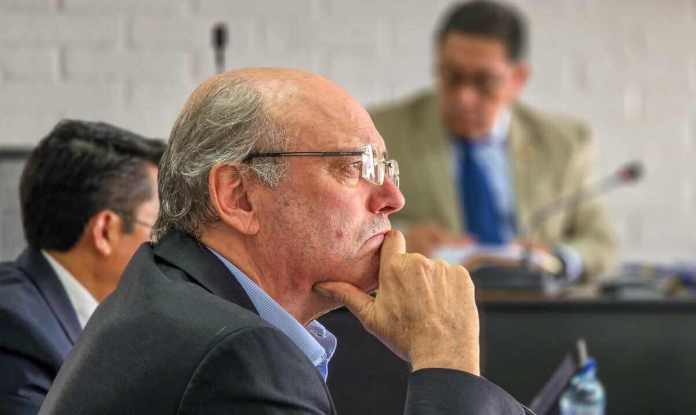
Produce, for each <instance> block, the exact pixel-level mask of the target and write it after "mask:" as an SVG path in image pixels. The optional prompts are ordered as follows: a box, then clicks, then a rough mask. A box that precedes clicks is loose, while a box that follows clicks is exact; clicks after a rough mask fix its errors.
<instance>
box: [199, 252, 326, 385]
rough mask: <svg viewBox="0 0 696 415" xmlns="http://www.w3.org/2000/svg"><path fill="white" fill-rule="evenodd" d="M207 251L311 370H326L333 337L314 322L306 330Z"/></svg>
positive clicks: (247, 281) (244, 275)
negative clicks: (289, 341)
mask: <svg viewBox="0 0 696 415" xmlns="http://www.w3.org/2000/svg"><path fill="white" fill-rule="evenodd" d="M208 249H209V250H210V252H212V253H213V254H215V256H217V257H218V259H220V261H222V263H223V264H224V265H225V267H227V269H228V270H229V271H230V272H231V273H232V275H233V276H234V277H235V278H236V279H237V281H238V282H239V284H240V285H241V286H242V288H243V289H244V291H245V292H246V294H247V295H248V296H249V298H250V299H251V302H252V303H253V304H254V307H256V310H257V311H258V312H259V316H260V317H261V318H262V319H263V320H265V321H266V322H267V323H269V324H271V325H272V326H274V327H275V328H277V329H278V330H280V331H282V332H283V333H284V334H285V335H286V336H288V337H289V338H290V340H292V342H293V343H295V345H296V346H297V347H298V348H299V349H300V350H302V352H303V353H304V354H305V355H306V356H307V358H308V359H309V360H310V361H311V362H312V364H313V365H314V366H316V367H325V366H326V365H327V364H328V361H329V360H330V359H331V357H332V356H333V354H334V352H335V351H336V345H337V341H336V337H335V336H334V335H333V334H332V333H331V332H330V331H329V330H327V329H326V327H324V326H323V325H322V324H321V323H319V322H318V321H316V320H313V321H312V322H310V323H309V324H308V325H307V327H303V326H302V325H301V324H300V323H299V322H298V321H297V320H296V319H295V318H294V317H293V316H291V315H290V313H288V312H287V311H286V310H285V309H284V308H283V307H281V306H280V304H278V303H277V302H276V301H275V300H274V299H273V298H271V296H270V295H268V294H266V292H264V291H263V290H262V289H261V287H259V286H258V285H256V283H255V282H254V281H252V280H251V279H250V278H249V277H247V276H246V274H244V272H242V270H240V269H239V268H237V267H236V266H235V265H234V264H232V263H231V262H230V261H228V260H227V259H226V258H225V257H223V256H222V255H220V254H219V253H217V252H216V251H215V250H213V249H212V248H210V247H208ZM320 370H321V369H320ZM322 375H323V376H324V378H326V374H325V372H324V371H322Z"/></svg>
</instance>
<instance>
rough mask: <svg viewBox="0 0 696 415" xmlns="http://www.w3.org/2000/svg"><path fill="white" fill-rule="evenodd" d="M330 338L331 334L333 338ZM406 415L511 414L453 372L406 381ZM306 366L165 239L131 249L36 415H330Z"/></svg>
mask: <svg viewBox="0 0 696 415" xmlns="http://www.w3.org/2000/svg"><path fill="white" fill-rule="evenodd" d="M339 341H340V339H339ZM409 387H410V391H409V397H408V400H409V402H408V404H407V408H408V409H407V412H408V413H413V414H431V413H432V414H435V413H443V414H445V413H447V414H452V413H472V414H474V413H475V414H522V413H524V412H523V409H522V407H521V406H520V405H519V404H518V403H517V402H515V401H514V399H512V398H511V397H510V396H508V395H507V394H506V393H505V392H503V391H502V390H500V389H499V388H497V387H496V386H494V385H492V384H490V383H488V382H486V381H484V380H482V379H480V378H478V377H475V376H471V375H468V374H465V373H462V372H457V371H451V370H422V371H419V372H417V373H415V374H413V375H412V376H411V379H410V386H409ZM335 412H336V411H335V408H334V405H333V401H332V399H331V396H330V394H329V391H328V389H327V386H326V384H325V383H324V381H323V379H322V377H321V375H320V374H319V372H318V370H316V368H315V367H314V366H313V365H312V363H311V362H310V361H309V360H308V359H307V358H306V357H305V355H304V354H303V353H302V351H300V350H299V349H298V348H297V347H296V346H295V345H294V343H292V341H291V340H290V339H289V338H288V337H286V336H285V335H284V334H283V333H281V332H280V331H279V330H277V329H275V328H274V327H271V326H270V325H268V324H267V323H265V322H264V321H263V320H262V319H261V318H260V317H259V316H258V314H257V313H256V310H255V309H254V307H253V305H252V303H251V301H250V300H249V298H248V297H247V296H246V294H245V292H244V290H243V289H242V287H241V286H240V285H239V284H238V283H237V281H236V279H235V278H234V276H233V275H231V274H230V273H229V272H228V271H227V269H226V268H225V266H224V265H223V264H222V263H221V262H220V261H219V260H218V259H217V258H215V256H214V255H213V254H212V253H211V252H210V251H208V250H207V249H206V248H205V247H203V246H202V245H200V244H199V243H198V242H196V241H195V240H194V239H192V238H190V237H188V236H186V235H184V234H181V233H178V232H172V233H169V234H168V235H166V236H165V237H164V238H163V239H162V240H161V241H160V242H159V243H158V244H155V245H154V246H152V245H149V244H148V245H143V246H142V247H141V248H140V249H139V250H138V252H137V253H136V255H135V257H134V258H133V259H132V261H131V263H130V264H129V266H128V268H127V269H126V271H125V273H124V275H123V277H122V279H121V283H120V285H119V287H118V289H117V290H116V292H115V293H114V294H112V295H111V296H110V297H109V298H108V299H107V300H106V301H105V302H104V303H102V304H101V305H100V306H99V308H98V309H97V311H96V312H95V314H94V315H93V316H92V318H91V319H90V321H89V323H88V324H87V327H86V328H85V331H84V333H83V335H82V337H81V338H80V341H79V342H78V344H77V345H76V347H75V348H74V349H73V352H72V353H71V354H70V356H69V358H68V359H67V360H66V363H65V365H64V366H63V368H62V369H61V371H60V373H59V374H58V377H57V378H56V381H55V383H54V386H53V388H52V389H51V391H50V392H49V394H48V397H47V398H46V401H45V402H44V405H43V406H42V408H41V414H66V415H67V414H70V415H77V414H140V413H148V414H196V413H200V414H217V413H220V414H222V413H225V414H227V413H235V414H280V413H283V414H285V413H293V414H334V413H335Z"/></svg>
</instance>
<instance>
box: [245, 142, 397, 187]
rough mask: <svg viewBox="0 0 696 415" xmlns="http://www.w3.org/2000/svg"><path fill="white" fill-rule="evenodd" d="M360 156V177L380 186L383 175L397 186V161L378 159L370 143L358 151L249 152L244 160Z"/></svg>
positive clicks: (382, 182) (382, 181)
mask: <svg viewBox="0 0 696 415" xmlns="http://www.w3.org/2000/svg"><path fill="white" fill-rule="evenodd" d="M348 156H360V157H361V159H360V162H361V169H360V170H361V174H360V177H362V178H363V179H365V180H367V181H368V182H370V183H373V184H376V185H377V186H381V185H382V184H384V177H385V176H386V177H388V178H389V180H391V181H392V183H394V185H395V186H396V187H399V163H397V161H396V160H384V159H383V158H381V159H378V158H377V153H376V151H375V149H374V147H372V144H364V145H362V146H361V147H360V150H359V151H283V152H270V153H251V154H249V155H248V156H247V157H246V158H245V159H244V162H249V161H251V160H253V159H255V158H264V157H348Z"/></svg>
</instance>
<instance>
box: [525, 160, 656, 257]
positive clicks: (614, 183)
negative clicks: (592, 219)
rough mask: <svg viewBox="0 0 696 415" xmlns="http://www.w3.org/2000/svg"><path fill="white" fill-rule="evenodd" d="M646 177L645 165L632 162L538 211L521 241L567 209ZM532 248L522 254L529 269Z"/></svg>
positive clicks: (639, 162)
mask: <svg viewBox="0 0 696 415" xmlns="http://www.w3.org/2000/svg"><path fill="white" fill-rule="evenodd" d="M644 175H645V168H644V167H643V163H642V162H641V161H639V160H636V161H631V162H629V163H627V164H625V165H624V166H622V167H621V168H620V169H619V170H617V171H615V172H614V173H612V174H610V175H609V176H607V177H605V178H604V179H602V180H600V181H599V182H597V183H596V184H594V185H592V186H590V187H588V188H585V189H581V190H579V191H577V192H575V193H572V194H570V195H568V196H564V197H561V198H559V199H556V200H555V201H553V202H551V203H550V204H548V205H546V206H543V207H541V208H540V209H537V210H536V211H535V212H534V213H533V214H532V216H531V219H530V220H529V223H528V224H527V226H525V227H524V228H522V230H521V231H520V233H519V239H520V240H522V241H524V239H526V237H528V236H529V235H530V234H531V233H532V232H533V231H535V230H537V229H538V228H539V226H541V225H542V224H543V223H544V222H546V221H547V220H548V219H549V218H551V217H552V216H553V215H556V214H558V213H560V212H562V211H564V210H566V209H572V208H574V207H576V206H578V205H580V204H581V203H583V202H587V201H588V200H590V199H592V198H594V197H597V196H599V195H601V194H603V193H606V192H608V191H610V190H613V189H615V188H616V187H619V186H623V185H627V184H631V183H635V182H637V181H639V180H640V179H641V178H642V177H643V176H644ZM531 256H532V252H531V248H530V247H529V246H527V245H526V244H525V248H524V252H523V254H522V266H523V267H525V268H529V266H530V265H531V264H530V262H531Z"/></svg>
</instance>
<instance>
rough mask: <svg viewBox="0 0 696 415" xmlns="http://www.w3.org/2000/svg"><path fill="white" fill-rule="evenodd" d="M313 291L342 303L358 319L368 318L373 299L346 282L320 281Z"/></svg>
mask: <svg viewBox="0 0 696 415" xmlns="http://www.w3.org/2000/svg"><path fill="white" fill-rule="evenodd" d="M314 291H316V292H318V293H319V294H321V295H323V296H324V297H328V298H331V299H333V300H336V301H338V302H340V303H342V304H344V305H345V306H346V307H347V308H348V310H350V312H351V313H353V314H354V315H355V316H356V317H357V318H358V319H359V320H360V321H365V320H366V319H369V318H370V314H371V313H372V309H373V306H374V302H375V299H374V298H372V296H370V295H369V294H366V293H364V292H363V291H362V290H360V289H359V288H357V287H356V286H355V285H352V284H348V283H347V282H320V283H317V284H315V285H314Z"/></svg>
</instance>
